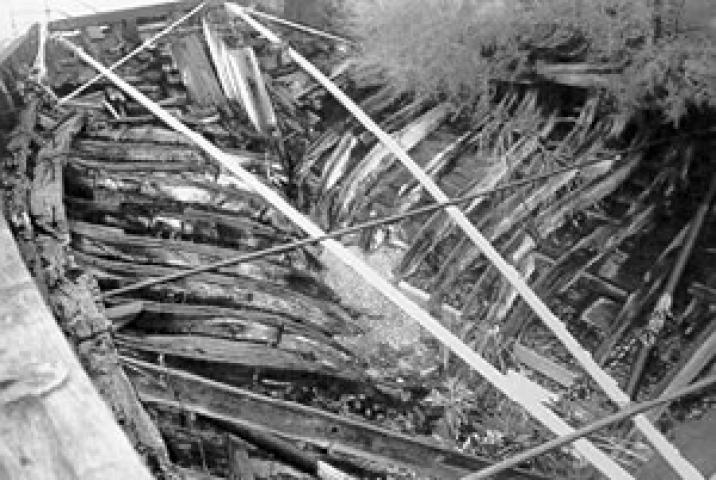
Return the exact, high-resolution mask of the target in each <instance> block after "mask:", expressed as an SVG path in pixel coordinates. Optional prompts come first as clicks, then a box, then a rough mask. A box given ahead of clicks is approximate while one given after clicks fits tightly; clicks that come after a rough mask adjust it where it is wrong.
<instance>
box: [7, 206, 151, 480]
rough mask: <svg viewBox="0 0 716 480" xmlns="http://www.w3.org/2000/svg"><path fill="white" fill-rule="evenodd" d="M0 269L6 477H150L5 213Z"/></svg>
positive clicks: (25, 479)
mask: <svg viewBox="0 0 716 480" xmlns="http://www.w3.org/2000/svg"><path fill="white" fill-rule="evenodd" d="M0 265H2V268H1V269H0V298H2V302H0V324H2V335H0V366H2V367H0V377H1V378H0V425H2V428H0V445H1V446H2V447H0V477H2V478H8V479H10V480H39V479H46V478H82V479H107V480H114V479H116V480H123V479H127V478H133V479H140V480H141V479H147V480H149V479H150V478H151V476H150V475H149V473H148V472H147V470H146V469H145V467H144V466H143V465H142V464H141V462H140V460H139V458H138V457H137V455H136V453H135V452H134V450H133V449H132V447H131V445H130V444H129V441H128V440H127V438H126V437H125V436H124V434H123V433H122V431H121V430H120V428H119V426H118V425H117V424H116V423H115V421H114V418H113V417H112V414H111V413H110V411H109V409H108V408H107V406H106V405H105V403H104V402H103V401H102V400H101V399H100V397H99V396H98V394H97V392H96V391H95V389H94V387H93V386H92V384H91V383H90V381H89V379H88V378H87V376H86V374H85V372H84V370H83V369H82V367H81V366H80V364H79V362H78V361H77V359H76V358H75V356H74V354H73V352H72V350H71V349H70V346H69V345H68V344H67V342H66V341H65V338H64V337H63V335H62V333H61V332H60V330H59V328H58V327H57V323H56V322H55V319H54V318H53V317H52V314H51V313H50V311H49V309H48V308H47V306H46V305H45V303H44V300H43V299H42V296H41V295H40V293H39V292H38V290H37V288H36V287H35V283H34V282H33V280H32V278H31V276H30V273H29V272H28V271H27V269H26V268H25V264H24V263H23V261H22V259H21V257H20V252H19V251H18V249H17V247H16V245H15V240H14V238H13V236H12V233H11V231H10V228H9V227H8V225H7V223H6V222H5V219H4V218H3V217H2V216H0ZM33 365H34V367H33ZM52 372H55V373H54V374H53V373H52ZM60 372H66V378H63V376H62V375H61V374H60ZM48 375H49V376H48ZM58 375H59V376H58ZM38 382H40V386H39V387H38ZM13 387H14V390H13ZM9 391H10V392H12V396H9V393H8V392H9ZM6 475H7V476H6Z"/></svg>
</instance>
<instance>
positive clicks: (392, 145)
mask: <svg viewBox="0 0 716 480" xmlns="http://www.w3.org/2000/svg"><path fill="white" fill-rule="evenodd" d="M224 5H225V6H226V8H227V10H228V11H229V12H231V13H233V14H234V15H236V16H238V17H240V18H241V19H242V20H244V21H245V22H246V23H248V24H249V25H250V26H251V27H253V28H254V29H255V30H256V31H258V32H259V33H260V34H261V35H263V36H264V37H265V38H266V39H267V40H268V41H269V42H271V43H275V44H282V43H283V42H282V41H281V39H280V38H279V37H278V36H276V34H274V33H273V32H272V31H271V30H269V29H268V28H266V27H265V26H264V25H262V24H261V23H259V22H257V21H256V20H255V19H253V18H252V17H251V16H250V15H249V14H248V13H247V12H246V10H245V9H244V8H243V7H240V6H238V5H235V4H231V3H226V4H224ZM287 53H288V55H289V56H290V57H291V58H292V59H293V60H294V61H295V62H296V63H297V64H298V65H299V66H300V67H301V68H303V69H304V70H306V72H308V74H310V75H311V76H312V77H313V78H315V79H316V81H318V82H319V83H320V84H321V85H323V86H324V87H325V88H326V89H327V90H328V91H329V92H330V93H331V94H332V95H333V96H334V97H336V99H337V100H338V101H339V102H341V104H343V106H344V107H345V108H346V109H347V110H348V111H349V112H350V113H351V114H352V115H353V116H354V117H355V118H356V119H358V121H360V122H361V124H363V126H364V127H365V128H366V129H367V130H369V131H370V132H371V133H373V135H375V136H376V137H377V138H378V140H380V142H381V143H383V144H384V145H385V146H386V147H388V149H389V150H390V151H391V153H393V154H394V155H395V156H396V157H397V158H398V159H399V160H400V161H401V163H402V164H403V165H404V166H405V167H406V168H407V169H408V170H409V171H410V173H411V174H412V175H413V176H414V177H415V178H416V179H417V180H418V181H419V182H420V184H421V185H422V186H423V188H425V190H427V191H428V192H429V193H430V194H431V195H432V196H433V198H434V199H435V200H436V201H438V202H445V201H447V200H448V197H447V195H445V193H444V192H443V191H442V190H441V189H440V187H438V185H437V184H436V183H435V182H434V181H433V180H432V178H430V177H429V176H428V175H426V174H425V172H424V171H423V170H422V169H421V168H420V166H419V165H418V164H416V163H415V161H414V160H413V159H412V158H411V157H410V156H409V155H408V153H407V152H406V151H405V150H404V149H403V148H402V147H401V146H400V144H399V143H398V142H397V141H396V140H395V139H394V138H393V137H392V136H390V135H389V134H387V133H386V132H385V131H383V130H382V129H381V128H380V126H378V124H377V123H375V122H374V121H373V119H371V118H370V117H369V116H368V115H367V114H366V113H365V112H364V111H363V110H362V109H361V108H360V107H359V106H358V105H357V104H356V103H355V102H354V101H353V100H351V99H350V98H349V97H348V96H347V95H346V94H345V93H344V92H343V91H342V90H341V89H340V88H338V86H337V85H336V84H335V83H333V82H331V81H330V80H329V79H328V78H327V77H326V76H325V75H324V74H323V73H322V72H321V71H320V70H318V69H317V68H316V67H315V66H314V65H313V64H312V63H311V62H309V61H308V60H306V58H304V57H303V56H302V55H301V54H300V53H298V52H297V51H296V50H294V49H293V48H288V50H287ZM446 212H447V213H448V215H449V216H450V217H451V218H452V220H453V221H454V222H455V223H456V224H457V225H458V226H459V227H460V228H461V229H462V231H463V232H464V233H465V234H466V235H467V236H468V238H470V240H471V241H472V242H473V243H474V244H475V245H476V246H477V248H478V249H479V250H480V251H481V252H482V254H483V255H485V257H487V259H488V260H490V262H492V264H493V265H494V266H495V268H497V270H498V271H499V272H500V273H501V274H502V275H503V276H504V277H505V278H506V279H507V280H508V281H509V282H510V284H511V285H512V286H513V287H514V289H515V290H516V291H517V292H518V293H519V294H520V296H521V297H522V298H523V299H524V301H525V302H526V303H527V304H528V305H529V306H530V308H531V309H532V310H533V311H534V313H535V314H536V315H537V316H538V317H539V318H540V320H541V321H542V322H543V323H544V324H545V325H546V326H547V328H549V329H550V330H551V331H552V333H553V334H554V335H555V336H556V337H557V338H558V339H559V340H560V342H562V344H563V345H564V346H565V348H567V350H568V351H569V352H570V354H571V355H572V356H573V357H574V358H575V359H576V360H577V361H578V362H579V363H580V364H581V365H582V368H584V370H585V371H586V372H587V373H588V374H589V376H590V377H592V379H594V381H595V382H596V383H597V385H599V387H600V388H601V389H602V390H603V391H604V393H605V394H606V395H607V396H608V397H609V398H610V399H611V400H612V401H613V402H614V403H616V404H617V405H618V406H619V407H624V406H626V405H627V404H629V402H630V401H631V399H630V398H629V396H628V395H627V394H626V393H624V392H623V391H622V390H621V389H620V388H619V386H618V385H617V383H616V382H615V381H614V379H613V378H612V377H610V376H609V375H608V374H607V373H606V372H605V371H604V370H602V369H601V368H600V367H599V365H598V364H597V363H596V362H595V361H594V359H593V358H592V356H591V354H590V353H589V352H588V351H586V350H585V349H584V348H583V347H582V345H580V343H579V342H578V341H577V340H576V339H575V338H574V337H573V336H572V334H570V333H569V331H568V330H567V327H566V326H565V325H564V323H562V321H561V320H560V319H559V318H557V316H556V315H555V314H554V313H552V311H551V310H550V309H549V307H547V305H546V304H545V303H544V302H543V301H542V299H540V298H539V297H538V296H537V294H536V293H535V292H534V291H533V290H532V289H531V288H530V286H529V285H528V284H527V282H526V281H525V280H524V279H523V278H522V277H521V276H520V274H519V272H517V270H516V269H515V268H514V267H513V266H512V265H510V264H509V263H508V262H507V261H506V260H505V259H504V258H503V257H502V255H500V253H499V252H498V251H497V250H496V249H495V247H494V246H492V244H491V243H490V242H489V240H487V239H486V238H485V237H484V236H483V235H482V234H481V233H480V232H479V231H478V230H477V228H475V226H474V225H472V223H470V221H469V220H468V218H467V217H466V216H465V215H464V214H463V213H462V211H461V210H460V209H459V208H457V207H448V208H447V209H446ZM633 422H634V424H635V425H636V427H637V428H638V429H639V431H640V432H641V433H642V434H643V435H644V437H645V438H646V439H647V440H648V441H649V443H651V445H652V446H653V447H654V449H655V450H656V451H657V452H659V454H660V455H661V456H662V457H663V458H664V460H665V461H666V462H667V463H668V464H669V465H670V466H671V467H672V468H673V469H674V471H675V472H676V473H677V474H678V475H679V476H680V477H681V478H683V479H684V480H704V476H703V475H702V474H701V473H700V472H699V471H698V470H697V469H696V468H695V467H694V466H693V465H692V464H691V463H690V462H689V461H688V460H687V459H686V458H684V457H683V456H682V455H681V453H680V452H679V451H678V450H677V449H676V447H674V446H673V445H672V444H671V443H669V441H668V440H667V439H666V437H664V435H663V434H662V433H661V432H659V430H657V429H656V428H655V427H654V425H652V424H651V422H649V420H648V419H647V418H646V417H645V416H644V415H643V414H642V415H637V416H636V417H634V418H633Z"/></svg>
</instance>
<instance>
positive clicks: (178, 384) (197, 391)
mask: <svg viewBox="0 0 716 480" xmlns="http://www.w3.org/2000/svg"><path fill="white" fill-rule="evenodd" d="M122 360H123V361H124V362H125V363H126V364H127V366H129V367H131V368H128V369H127V373H128V374H129V375H130V377H132V379H133V382H134V383H135V385H136V387H137V389H138V391H139V392H140V398H142V399H143V400H144V401H146V402H148V403H149V404H151V403H152V400H153V399H155V400H158V399H166V400H172V401H178V402H181V403H183V404H185V405H186V406H187V407H188V408H190V409H194V408H196V409H202V410H209V411H212V412H214V413H215V414H217V415H220V416H223V417H226V418H236V419H240V420H241V421H245V422H251V423H253V424H256V425H261V426H263V427H265V428H267V429H269V430H272V431H275V432H279V433H281V434H282V435H284V436H293V437H303V438H306V439H311V440H312V442H314V443H317V444H321V445H329V446H330V447H329V448H346V447H348V448H352V449H355V450H357V451H364V452H366V453H370V454H374V455H379V456H381V457H384V458H389V459H392V460H394V461H397V462H399V463H401V464H408V465H412V466H414V467H417V468H419V469H422V470H423V471H427V472H430V473H431V474H433V475H435V478H444V479H456V478H459V477H460V476H462V475H464V474H466V473H468V472H470V471H471V470H473V469H479V468H482V467H485V466H487V465H489V464H490V463H491V462H489V461H488V460H487V459H483V458H480V457H474V456H470V455H465V454H461V453H459V452H457V451H454V450H451V449H448V448H444V447H441V446H438V445H436V444H434V443H431V442H427V441H424V440H419V439H415V438H412V437H409V436H407V435H403V434H400V433H396V432H391V431H389V430H385V429H382V428H379V427H375V426H372V425H370V424H367V423H365V422H361V421H358V420H354V419H351V418H348V417H342V416H340V415H336V414H333V413H329V412H324V411H322V410H318V409H316V408H312V407H307V406H304V405H299V404H297V403H293V402H288V401H284V400H278V399H274V398H270V397H267V396H264V395H260V394H257V393H253V392H250V391H248V390H243V389H240V388H236V387H232V386H230V385H227V384H224V383H220V382H215V381H212V380H209V379H206V378H203V377H200V376H198V375H193V374H191V373H187V372H183V371H180V370H176V369H171V368H165V367H160V366H158V365H152V364H148V363H146V362H142V361H138V360H134V359H130V358H126V357H123V359H122ZM157 378H162V379H164V382H158V381H156V379H157ZM497 478H502V479H513V480H517V479H528V478H539V477H538V476H537V475H534V474H530V473H528V472H525V471H520V470H513V471H510V472H508V473H507V474H505V475H504V476H498V477H497Z"/></svg>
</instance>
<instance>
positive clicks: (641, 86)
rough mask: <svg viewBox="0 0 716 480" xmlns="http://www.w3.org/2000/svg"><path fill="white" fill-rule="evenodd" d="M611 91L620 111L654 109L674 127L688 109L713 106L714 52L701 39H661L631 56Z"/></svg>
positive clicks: (715, 82)
mask: <svg viewBox="0 0 716 480" xmlns="http://www.w3.org/2000/svg"><path fill="white" fill-rule="evenodd" d="M611 90H612V91H613V92H614V93H615V97H616V99H617V101H618V102H619V105H620V106H621V107H622V108H629V109H632V110H638V109H645V108H646V109H651V110H657V111H659V112H661V113H662V114H663V116H664V117H665V118H666V119H668V120H670V121H672V122H674V123H676V124H678V122H679V120H680V119H681V118H683V117H684V116H685V115H686V114H687V113H688V112H689V111H690V110H700V109H701V110H702V109H706V108H714V107H716V50H714V46H713V44H712V42H711V41H710V40H707V39H705V38H696V37H691V36H678V35H677V36H670V37H667V38H664V39H662V40H660V41H659V42H658V43H657V44H656V45H655V46H654V47H653V48H648V49H644V50H641V51H639V52H637V53H635V54H634V57H633V59H632V61H631V63H630V65H629V66H628V67H627V68H626V70H625V71H624V73H623V74H622V75H621V76H620V78H619V82H618V83H617V82H615V83H614V84H613V85H612V86H611Z"/></svg>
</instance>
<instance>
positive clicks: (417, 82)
mask: <svg viewBox="0 0 716 480" xmlns="http://www.w3.org/2000/svg"><path fill="white" fill-rule="evenodd" d="M652 1H653V0H355V1H353V2H350V7H349V8H350V15H349V18H350V20H349V25H348V29H349V30H350V32H351V33H352V34H353V35H354V36H355V37H357V38H358V39H359V40H360V42H361V46H362V49H361V53H360V54H359V58H358V60H359V62H360V64H362V65H364V66H370V67H376V66H377V67H379V68H380V69H381V70H382V72H383V73H384V74H385V75H386V78H387V81H389V82H391V83H392V84H394V85H395V86H396V87H397V88H398V90H399V91H401V92H415V93H417V94H419V95H425V96H430V97H440V98H449V99H451V100H453V101H455V102H456V103H458V104H471V103H473V102H474V101H475V100H476V99H477V98H480V97H484V96H489V95H485V94H489V93H490V92H492V91H493V89H494V86H495V80H500V79H501V80H515V79H517V78H520V77H521V76H523V75H524V74H529V73H530V72H531V71H533V67H534V66H535V65H537V64H538V63H540V62H547V63H550V62H552V63H554V62H587V63H593V64H600V63H602V64H603V63H612V64H619V65H627V68H626V70H625V71H624V72H623V74H622V75H620V76H617V78H616V79H615V81H613V82H611V86H610V87H609V90H610V93H611V97H612V98H614V99H615V100H616V105H618V106H619V107H620V108H623V107H629V108H634V107H644V106H646V107H656V108H660V109H663V110H664V111H665V112H666V114H667V116H668V117H670V118H672V119H677V118H679V117H680V116H681V115H682V114H683V113H684V111H685V110H686V108H687V106H688V105H689V104H694V105H697V104H703V103H704V102H708V101H711V100H708V99H710V98H716V97H714V95H713V93H714V92H713V89H714V88H716V87H714V86H713V85H714V81H713V78H709V77H708V75H704V72H699V71H698V70H703V65H704V64H703V63H702V62H703V60H704V59H705V58H706V57H707V56H708V55H707V54H706V52H713V50H709V48H713V45H710V44H709V43H707V42H703V43H702V44H699V43H698V42H696V41H694V40H688V41H686V40H683V39H680V38H679V37H678V36H677V35H676V34H677V32H675V31H673V30H674V29H675V28H676V27H675V25H677V24H678V23H677V22H676V21H674V20H673V18H675V16H678V14H679V10H678V8H677V7H676V6H675V5H677V4H679V3H680V2H679V0H662V4H663V5H664V7H663V10H661V11H662V13H663V12H666V13H665V15H666V17H662V21H661V22H660V25H661V28H660V35H662V36H663V37H662V38H660V39H659V40H658V41H655V40H654V38H653V36H654V32H655V27H654V26H655V21H654V14H653V6H652V5H651V3H652ZM712 57H713V54H712V53H711V54H710V57H709V58H708V61H709V62H711V63H710V65H716V61H714V59H713V58H712Z"/></svg>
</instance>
